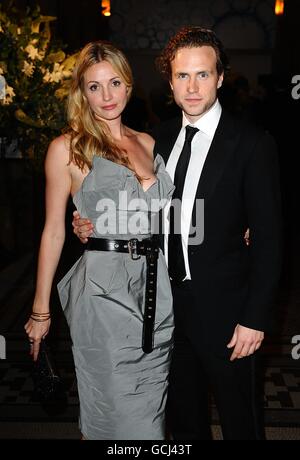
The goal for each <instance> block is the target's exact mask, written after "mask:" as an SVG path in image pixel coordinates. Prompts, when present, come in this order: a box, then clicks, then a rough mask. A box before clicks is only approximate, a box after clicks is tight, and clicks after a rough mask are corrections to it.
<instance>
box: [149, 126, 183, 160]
mask: <svg viewBox="0 0 300 460" xmlns="http://www.w3.org/2000/svg"><path fill="white" fill-rule="evenodd" d="M181 126H182V119H181V118H176V119H174V120H172V121H171V122H169V123H166V125H165V127H164V130H163V131H162V132H161V135H160V136H159V140H158V141H157V142H156V144H155V147H154V151H155V154H158V153H159V154H160V155H161V156H162V157H163V159H164V162H165V163H166V164H167V161H168V159H169V156H170V154H171V152H172V150H173V147H174V144H175V142H176V139H177V137H178V134H179V131H180V129H181Z"/></svg>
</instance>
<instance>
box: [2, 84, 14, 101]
mask: <svg viewBox="0 0 300 460" xmlns="http://www.w3.org/2000/svg"><path fill="white" fill-rule="evenodd" d="M14 96H15V92H14V89H13V88H12V87H11V86H9V85H7V84H6V86H5V97H4V99H3V104H4V105H9V104H11V103H12V101H13V98H14Z"/></svg>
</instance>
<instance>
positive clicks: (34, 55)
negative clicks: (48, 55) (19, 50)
mask: <svg viewBox="0 0 300 460" xmlns="http://www.w3.org/2000/svg"><path fill="white" fill-rule="evenodd" d="M36 43H37V39H35V40H32V41H31V42H30V43H29V45H27V46H26V48H25V51H26V53H27V54H28V56H29V57H30V59H31V60H32V61H34V60H35V59H38V60H39V61H42V60H43V59H44V57H45V51H39V50H38V49H37V48H35V46H34V45H35V44H36Z"/></svg>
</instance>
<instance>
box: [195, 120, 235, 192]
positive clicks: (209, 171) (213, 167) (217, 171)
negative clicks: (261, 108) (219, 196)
mask: <svg viewBox="0 0 300 460" xmlns="http://www.w3.org/2000/svg"><path fill="white" fill-rule="evenodd" d="M237 141H238V136H237V135H236V130H235V129H234V121H233V119H232V118H231V117H230V116H229V115H228V114H227V113H226V112H224V111H223V112H222V115H221V118H220V121H219V124H218V127H217V129H216V132H215V135H214V138H213V141H212V143H211V146H210V149H209V151H208V154H207V157H206V160H205V163H204V166H203V170H202V173H201V177H200V180H199V184H198V189H197V193H196V197H198V198H204V199H205V200H208V199H209V198H210V196H211V195H212V194H213V192H214V190H215V188H216V185H217V183H218V181H219V180H220V178H221V176H222V173H223V171H224V169H225V166H226V164H227V161H228V160H229V158H230V156H231V154H232V153H233V151H234V149H235V146H236V144H237Z"/></svg>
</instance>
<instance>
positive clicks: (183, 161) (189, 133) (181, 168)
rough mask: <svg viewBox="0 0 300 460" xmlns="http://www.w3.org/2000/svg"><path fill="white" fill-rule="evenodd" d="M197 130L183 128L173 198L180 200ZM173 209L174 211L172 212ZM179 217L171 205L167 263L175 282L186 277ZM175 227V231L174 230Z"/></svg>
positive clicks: (190, 127) (188, 127)
mask: <svg viewBox="0 0 300 460" xmlns="http://www.w3.org/2000/svg"><path fill="white" fill-rule="evenodd" d="M197 131H199V130H198V129H197V128H194V127H193V126H186V128H185V141H184V144H183V148H182V151H181V154H180V157H179V159H178V162H177V165H176V169H175V174H174V185H175V187H176V188H175V191H174V194H173V197H172V198H173V199H178V200H180V201H181V200H182V194H183V187H184V182H185V176H186V172H187V168H188V165H189V161H190V158H191V143H192V139H193V137H194V136H195V134H196V133H197ZM175 209H176V211H175V212H174V210H175ZM179 214H180V215H179ZM180 217H181V210H180V213H178V207H177V206H176V207H174V208H173V206H171V208H170V214H169V220H170V231H169V239H168V265H169V275H170V277H171V278H172V280H174V281H177V282H178V281H182V280H183V279H184V278H185V277H186V271H185V264H184V256H183V250H182V240H181V230H180ZM175 219H176V225H175ZM175 229H176V233H175V231H174V230H175Z"/></svg>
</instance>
